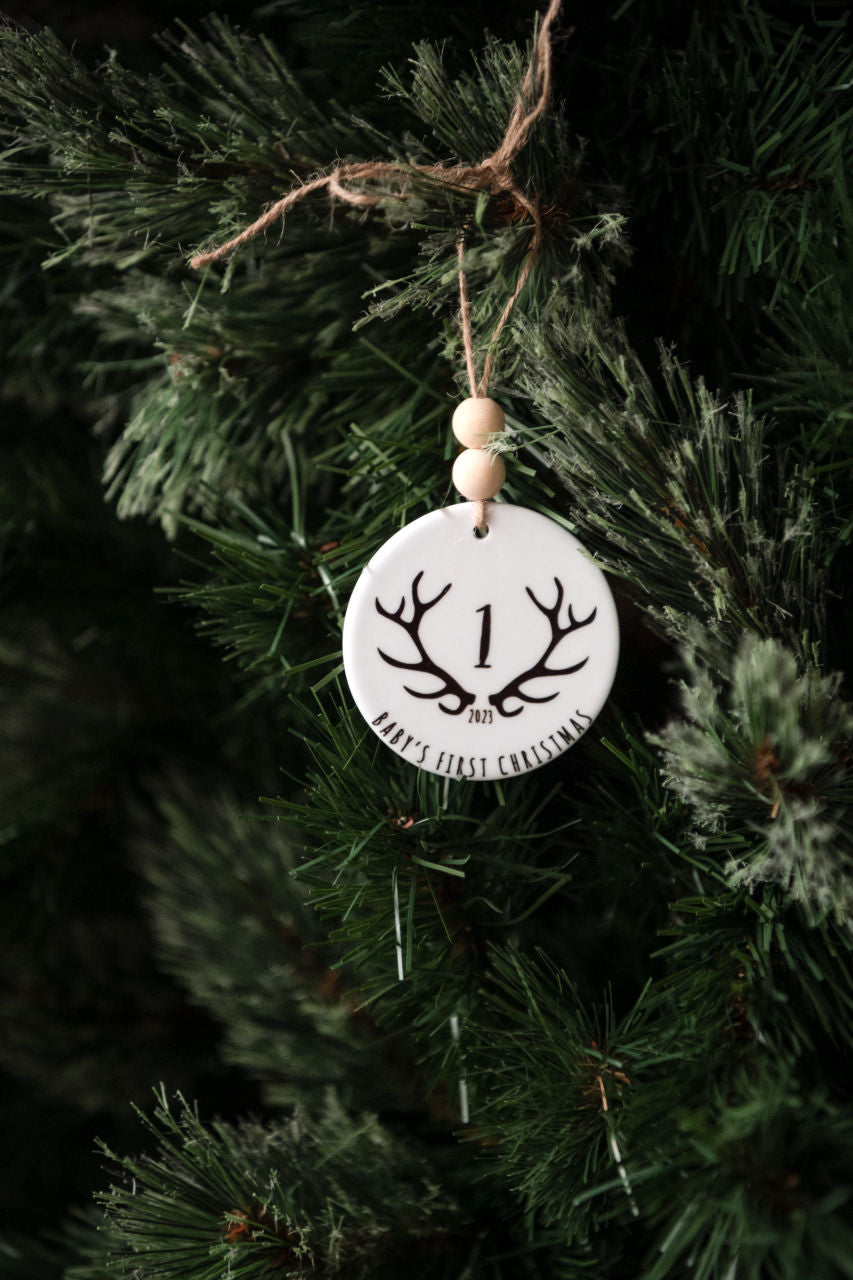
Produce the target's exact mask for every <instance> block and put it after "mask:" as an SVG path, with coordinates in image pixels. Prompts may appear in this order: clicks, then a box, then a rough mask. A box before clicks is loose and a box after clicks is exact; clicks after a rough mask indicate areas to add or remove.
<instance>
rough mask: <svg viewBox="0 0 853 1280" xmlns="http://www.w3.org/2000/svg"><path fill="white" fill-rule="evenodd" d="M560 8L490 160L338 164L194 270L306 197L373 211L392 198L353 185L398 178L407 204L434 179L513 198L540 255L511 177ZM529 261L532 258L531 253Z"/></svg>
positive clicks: (529, 207) (200, 258)
mask: <svg viewBox="0 0 853 1280" xmlns="http://www.w3.org/2000/svg"><path fill="white" fill-rule="evenodd" d="M561 4H562V0H550V3H549V5H548V9H547V11H546V13H545V15H544V17H543V18H542V22H541V24H540V27H539V35H538V37H537V40H536V47H535V50H534V55H533V58H532V59H531V62H530V65H529V66H528V68H527V72H526V74H525V77H524V80H523V81H522V85H521V91H520V93H519V95H518V97H517V99H516V101H515V105H514V107H513V109H512V113H511V115H510V118H509V122H508V123H507V128H506V133H505V135H504V137H503V140H502V141H501V143H500V146H499V147H498V148H497V150H496V151H494V152H492V154H491V155H490V156H486V158H485V159H484V160H481V161H480V162H479V164H475V165H462V164H458V165H441V164H430V165H419V164H415V165H404V164H400V163H398V162H397V161H393V160H369V161H356V162H354V163H352V164H339V165H336V166H335V167H334V169H332V170H331V172H330V173H326V174H321V175H319V176H318V177H316V178H312V179H311V180H310V181H308V182H303V183H300V184H299V186H296V187H293V188H292V189H291V190H290V191H288V192H287V194H286V195H284V196H282V198H281V199H280V200H276V201H275V203H274V204H272V205H270V207H269V208H268V209H266V210H265V211H264V212H263V213H262V214H261V215H260V217H258V218H256V219H255V221H254V222H252V223H251V224H250V225H249V226H248V227H246V228H245V229H244V230H243V231H241V232H240V233H239V234H238V235H236V236H233V237H232V238H231V239H230V240H226V242H225V243H224V244H221V245H219V246H218V247H217V248H215V249H210V250H208V251H207V252H205V253H197V254H195V255H194V256H193V257H192V258H191V259H190V266H191V267H193V268H194V269H195V270H198V269H199V268H200V267H206V266H208V265H209V264H210V263H211V262H218V261H219V260H220V259H221V258H224V257H226V256H227V255H228V254H229V253H231V252H232V250H234V249H237V248H239V246H240V245H243V244H246V242H247V241H249V240H253V239H254V238H255V237H256V236H258V235H260V234H261V233H262V232H264V231H266V230H267V229H268V228H269V227H271V226H272V225H273V224H274V223H276V222H278V221H279V220H281V219H283V218H284V216H285V215H286V214H287V212H288V211H289V210H290V209H291V208H292V207H293V206H294V205H295V204H297V203H298V202H299V201H300V200H304V199H305V198H306V197H307V196H310V195H313V194H314V192H316V191H322V190H323V189H324V188H325V189H326V190H327V191H328V192H329V195H330V197H331V198H332V199H333V200H339V201H340V202H341V203H342V204H349V205H355V206H357V207H361V208H370V207H371V206H373V205H377V204H381V202H382V201H383V200H386V199H387V198H388V193H387V192H382V193H378V194H372V193H370V192H369V191H363V190H354V189H353V188H352V186H350V185H349V184H351V183H375V182H383V181H386V180H388V179H394V178H396V179H397V180H398V182H399V189H398V190H397V192H396V195H397V196H398V198H399V199H402V200H405V199H408V197H409V195H410V194H411V191H410V188H411V186H412V183H413V181H414V179H415V178H416V177H418V176H420V177H426V178H433V179H435V180H437V181H439V182H442V183H444V184H445V185H446V186H448V187H451V188H452V187H456V188H458V189H460V190H465V191H487V192H488V193H489V194H490V195H501V194H508V195H511V196H512V197H513V199H514V200H515V201H516V202H517V203H518V204H519V205H520V207H521V208H523V209H524V210H525V211H526V212H527V213H528V215H529V216H530V217H531V218H532V220H533V224H534V235H533V241H534V242H536V248H537V250H538V241H541V220H540V216H539V212H538V209H537V208H536V204H535V202H534V201H532V200H529V199H528V198H527V196H525V194H524V192H523V191H521V189H520V188H519V187H518V185H517V184H516V182H515V178H514V177H513V173H512V162H513V160H514V159H515V157H516V156H517V155H518V153H519V151H520V150H521V149H522V147H523V146H524V144H525V142H526V141H527V139H528V137H529V135H530V130H531V129H532V128H533V125H534V124H535V123H536V121H537V120H538V119H539V116H540V115H541V114H542V112H543V111H544V110H545V108H546V107H547V105H548V103H549V101H550V98H551V27H552V26H553V24H554V22H555V20H556V17H557V14H558V12H559V10H560V7H561ZM534 78H535V81H536V84H537V86H538V89H539V94H538V97H537V99H536V101H535V102H534V103H533V104H532V106H528V103H529V100H530V95H531V92H532V88H533V83H534ZM534 256H535V254H534ZM529 257H530V255H529V254H528V258H529ZM530 266H532V262H531V263H530V265H528V264H527V263H525V269H524V270H523V271H522V277H520V283H519V286H518V288H517V292H516V295H515V296H517V294H518V293H520V292H521V290H522V289H523V288H524V284H525V282H526V280H527V277H528V276H529V275H530ZM515 296H514V297H513V298H512V300H511V303H510V304H509V310H511V309H512V305H514V303H515ZM499 323H500V322H499ZM504 323H506V321H505V320H504V321H503V323H501V324H500V327H501V328H503V324H504Z"/></svg>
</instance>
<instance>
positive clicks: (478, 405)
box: [453, 396, 506, 449]
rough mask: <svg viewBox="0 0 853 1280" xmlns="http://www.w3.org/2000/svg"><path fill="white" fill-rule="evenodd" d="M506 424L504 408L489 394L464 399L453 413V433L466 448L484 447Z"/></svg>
mask: <svg viewBox="0 0 853 1280" xmlns="http://www.w3.org/2000/svg"><path fill="white" fill-rule="evenodd" d="M505 425H506V419H505V418H504V411H503V409H502V408H501V407H500V405H499V404H498V403H497V401H496V400H490V399H489V397H488V396H478V397H477V398H476V399H474V397H473V396H472V397H471V398H470V399H468V400H463V401H462V403H461V404H460V405H457V406H456V410H455V412H454V414H453V434H454V435H455V436H456V439H457V440H458V441H459V443H460V444H464V446H465V448H466V449H482V447H483V445H484V444H488V443H489V437H490V436H493V435H495V433H496V432H498V431H503V429H504V426H505Z"/></svg>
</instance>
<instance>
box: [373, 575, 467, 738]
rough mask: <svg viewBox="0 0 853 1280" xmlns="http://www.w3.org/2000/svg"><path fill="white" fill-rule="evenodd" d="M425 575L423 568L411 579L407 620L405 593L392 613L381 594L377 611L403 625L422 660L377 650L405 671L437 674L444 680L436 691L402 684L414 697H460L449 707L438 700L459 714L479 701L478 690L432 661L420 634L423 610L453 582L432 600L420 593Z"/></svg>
mask: <svg viewBox="0 0 853 1280" xmlns="http://www.w3.org/2000/svg"><path fill="white" fill-rule="evenodd" d="M423 576H424V571H423V569H421V571H420V573H419V574H417V576H416V577H415V578H414V579H413V581H412V617H411V619H410V620H409V621H408V622H404V621H403V613H404V611H405V608H406V597H405V596H403V598H402V600H401V601H400V607H399V609H396V610H395V611H394V612H393V613H392V612H391V610H390V609H385V608H383V606H382V605H381V604H380V603H379V597H378V596H377V597H376V612H377V613H381V614H382V617H383V618H388V619H389V620H390V621H391V622H396V623H397V625H398V626H399V627H402V628H403V630H404V631H405V633H406V635H407V636H408V637H409V638H410V640H411V641H412V642H413V643H414V646H415V648H416V649H417V651H418V653H419V654H420V659H419V661H417V662H401V661H400V659H399V658H392V657H391V656H390V655H389V654H387V653H383V651H382V650H381V649H380V650H379V651H378V652H379V656H380V658H382V659H384V661H385V662H387V663H388V664H389V666H392V667H401V668H402V669H403V670H404V671H423V672H424V674H425V675H428V676H436V677H437V678H438V679H439V680H441V681H443V684H442V686H441V688H440V689H436V691H435V693H419V692H418V690H417V689H410V688H409V686H408V685H407V684H405V685H403V688H404V689H405V690H406V693H410V694H411V695H412V697H413V698H444V697H448V696H449V697H452V698H458V699H459V706H458V707H446V706H445V705H444V703H443V702H440V703H439V704H438V705H439V707H440V708H441V710H442V711H444V712H445V713H446V714H447V715H449V716H458V715H461V714H462V712H463V711H464V710H465V708H466V707H470V705H471V703H472V702H475V701H476V694H473V693H469V692H468V690H467V689H463V688H462V685H461V684H459V682H458V681H457V680H455V679H454V678H453V676H452V675H450V674H449V673H448V672H447V671H445V670H444V668H443V667H440V666H438V664H437V663H435V662H433V660H432V658H431V657H430V656H429V654H428V653H427V651H426V649H425V648H424V646H423V641H422V640H421V638H420V635H419V631H420V625H421V620H422V618H423V616H424V614H425V613H426V612H427V611H428V610H429V609H432V608H433V606H434V605H437V604H438V602H439V600H443V599H444V597H445V596H446V595H447V593H448V591H449V590H450V588H451V587H452V585H453V583H452V582H448V584H447V586H446V587H442V589H441V591H439V593H438V595H437V596H434V597H433V599H432V600H421V598H420V596H419V595H418V583H419V582H420V580H421V578H422V577H423Z"/></svg>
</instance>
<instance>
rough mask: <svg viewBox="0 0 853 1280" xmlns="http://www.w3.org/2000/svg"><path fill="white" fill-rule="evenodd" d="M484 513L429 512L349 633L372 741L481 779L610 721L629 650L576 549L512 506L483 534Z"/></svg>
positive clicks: (407, 532) (386, 567)
mask: <svg viewBox="0 0 853 1280" xmlns="http://www.w3.org/2000/svg"><path fill="white" fill-rule="evenodd" d="M478 505H479V504H477V503H475V502H464V503H459V504H458V505H456V506H450V507H445V508H443V509H442V510H440V511H433V512H430V513H429V514H428V515H425V516H422V517H421V518H420V519H419V520H415V521H413V522H412V524H410V525H407V526H406V527H405V528H404V529H401V530H400V531H399V532H398V533H396V534H395V535H394V536H393V537H392V538H390V539H389V540H388V542H386V543H385V544H384V546H382V547H381V548H380V549H379V551H378V552H377V553H376V555H375V556H374V557H373V559H372V560H371V561H370V562H369V564H368V565H367V566H366V568H365V569H364V570H363V572H362V574H361V577H360V578H359V580H358V582H357V584H356V587H355V590H354V591H353V594H352V597H351V599H350V603H349V607H348V609H347V613H346V618H345V621H344V631H343V655H344V667H345V671H346V676H347V680H348V681H349V686H350V690H351V691H352V696H353V698H354V699H355V702H356V705H357V706H358V708H359V710H360V712H361V714H362V715H363V716H364V718H365V720H366V721H367V723H368V724H369V725H370V727H371V729H372V730H373V732H374V733H376V734H377V735H378V736H379V737H380V738H381V739H382V741H383V742H384V743H385V744H386V746H388V747H389V748H390V749H391V750H392V751H395V752H396V753H397V754H398V755H399V756H401V757H402V758H403V759H404V760H407V761H409V763H410V764H412V765H414V766H416V767H417V768H420V769H425V770H427V771H428V772H430V773H435V774H440V775H443V776H445V777H450V778H467V779H470V780H472V781H483V780H486V779H496V778H513V777H517V776H519V775H520V774H524V773H529V772H530V770H532V769H537V768H539V767H540V766H541V765H545V764H547V763H548V762H549V761H552V760H554V759H555V758H556V757H557V756H559V755H561V754H562V753H563V752H564V751H566V750H568V748H569V747H571V746H572V745H573V744H574V743H575V742H577V740H578V739H579V738H581V737H582V736H583V734H584V733H585V732H586V730H587V729H588V728H589V726H590V725H591V724H592V722H593V720H594V719H595V717H596V716H597V715H598V712H599V711H600V710H601V707H602V706H603V704H604V702H605V700H606V698H607V695H608V693H609V691H610V687H611V685H612V683H613V677H614V675H615V673H616V664H617V659H618V652H619V627H618V622H617V617H616V608H615V605H614V603H613V597H612V595H611V593H610V589H609V587H608V585H607V582H606V580H605V577H604V575H603V574H602V572H601V570H600V569H598V568H597V567H596V565H595V564H593V563H592V561H591V560H590V558H589V557H588V555H587V553H586V552H585V551H584V549H583V547H582V546H581V543H580V542H578V540H577V538H575V537H573V535H572V534H570V533H568V532H567V531H566V530H565V529H563V528H562V527H561V526H560V525H558V524H557V523H555V521H553V520H549V519H548V518H547V517H545V516H543V515H540V514H539V513H538V512H535V511H529V510H527V509H526V508H523V507H516V506H511V505H510V504H508V503H503V502H500V503H490V504H489V507H488V525H487V532H486V531H485V526H484V525H483V522H482V518H480V519H479V520H478ZM480 512H482V508H480ZM478 525H479V527H478ZM478 535H479V536H478Z"/></svg>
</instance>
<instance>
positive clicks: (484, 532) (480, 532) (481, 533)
mask: <svg viewBox="0 0 853 1280" xmlns="http://www.w3.org/2000/svg"><path fill="white" fill-rule="evenodd" d="M472 532H473V534H474V537H475V538H488V536H489V526H488V525H487V524H484V525H482V526H480V525H478V524H475V525H474V528H473V530H472Z"/></svg>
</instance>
